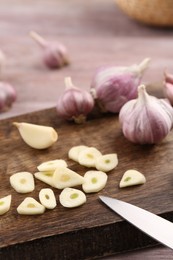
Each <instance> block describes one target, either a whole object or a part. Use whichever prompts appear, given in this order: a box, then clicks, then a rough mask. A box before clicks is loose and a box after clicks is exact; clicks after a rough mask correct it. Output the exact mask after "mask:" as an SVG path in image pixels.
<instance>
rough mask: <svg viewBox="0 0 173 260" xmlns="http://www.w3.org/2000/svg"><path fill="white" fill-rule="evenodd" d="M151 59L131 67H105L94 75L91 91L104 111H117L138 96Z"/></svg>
mask: <svg viewBox="0 0 173 260" xmlns="http://www.w3.org/2000/svg"><path fill="white" fill-rule="evenodd" d="M149 61H150V59H149V58H146V59H144V60H143V61H142V62H141V63H140V64H139V65H136V64H135V65H132V66H129V67H115V66H112V67H103V68H100V69H99V70H98V71H97V72H96V75H95V76H94V78H93V80H92V83H91V93H92V94H93V97H94V98H95V99H96V101H97V104H98V106H99V107H100V108H101V110H102V111H103V112H106V111H109V112H113V113H117V112H119V111H120V109H121V107H122V106H123V105H124V104H125V103H126V102H127V101H129V100H131V99H134V98H136V97H137V88H138V86H139V84H140V82H141V78H142V76H143V73H144V71H145V70H146V68H147V67H148V64H149Z"/></svg>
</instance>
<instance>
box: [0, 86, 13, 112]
mask: <svg viewBox="0 0 173 260" xmlns="http://www.w3.org/2000/svg"><path fill="white" fill-rule="evenodd" d="M16 97H17V94H16V90H15V89H14V87H13V86H12V85H10V84H9V83H6V82H2V81H1V82H0V112H4V111H6V110H8V109H9V108H10V107H11V106H12V104H13V102H14V101H15V100H16Z"/></svg>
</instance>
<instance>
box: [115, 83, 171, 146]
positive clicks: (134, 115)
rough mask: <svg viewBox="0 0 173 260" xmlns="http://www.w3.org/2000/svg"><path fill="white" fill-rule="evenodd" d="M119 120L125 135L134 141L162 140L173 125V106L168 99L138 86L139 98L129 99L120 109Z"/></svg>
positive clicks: (153, 141) (149, 142)
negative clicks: (157, 96) (149, 92)
mask: <svg viewBox="0 0 173 260" xmlns="http://www.w3.org/2000/svg"><path fill="white" fill-rule="evenodd" d="M119 120H120V124H121V127H122V132H123V134H124V136H125V137H126V138H127V139H128V140H129V141H131V142H133V143H139V144H154V143H158V142H161V141H162V140H163V139H164V138H165V137H166V136H167V135H168V133H169V132H170V130H171V128H172V125H173V108H172V107H171V105H170V103H169V101H168V100H165V99H158V98H156V97H154V96H150V95H149V94H148V93H147V92H146V88H145V86H144V85H141V86H139V87H138V98H137V99H134V100H130V101H128V102H127V103H126V104H125V105H124V106H123V107H122V108H121V110H120V113H119Z"/></svg>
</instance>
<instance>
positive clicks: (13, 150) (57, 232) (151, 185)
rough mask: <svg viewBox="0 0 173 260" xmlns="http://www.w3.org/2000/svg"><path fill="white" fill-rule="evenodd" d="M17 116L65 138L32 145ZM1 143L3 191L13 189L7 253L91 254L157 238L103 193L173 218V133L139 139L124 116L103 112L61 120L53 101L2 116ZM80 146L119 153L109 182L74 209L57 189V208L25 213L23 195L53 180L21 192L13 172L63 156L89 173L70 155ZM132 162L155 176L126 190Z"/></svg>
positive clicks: (4, 223) (2, 223) (3, 241)
mask: <svg viewBox="0 0 173 260" xmlns="http://www.w3.org/2000/svg"><path fill="white" fill-rule="evenodd" d="M13 121H17V122H29V123H36V124H42V125H48V126H52V127H54V128H55V129H56V130H57V132H58V134H59V139H58V141H57V142H56V143H55V144H54V145H53V146H52V147H51V148H49V149H46V150H35V149H32V148H30V147H29V146H27V145H26V144H25V143H24V142H23V140H22V139H21V137H20V135H19V132H18V130H17V129H16V127H14V126H13V125H12V122H13ZM0 144H1V153H0V197H3V196H6V195H8V194H12V206H11V209H10V211H9V212H7V213H6V214H5V215H3V216H0V230H1V235H0V248H1V249H0V257H1V258H2V259H21V258H22V257H23V258H24V259H90V258H96V257H101V256H106V255H111V254H113V253H119V252H123V251H127V250H133V249H136V248H142V247H146V246H151V245H155V244H156V242H155V241H154V240H152V239H151V238H149V237H148V236H147V235H145V234H143V233H142V232H141V231H138V230H137V229H136V228H135V227H133V226H132V225H130V224H128V223H127V222H126V221H124V220H123V219H122V218H121V217H119V216H118V215H116V214H115V213H113V212H112V211H111V210H109V209H108V208H107V207H106V206H105V205H103V204H102V203H101V202H100V200H99V198H98V196H99V195H108V196H111V197H114V198H118V199H122V200H124V201H127V202H130V203H133V204H135V205H137V206H140V207H142V208H144V209H147V210H150V211H152V212H153V213H156V214H158V215H161V216H163V217H165V218H167V219H169V220H172V221H173V163H172V159H173V132H171V133H170V134H169V135H168V136H167V137H166V138H165V139H164V140H163V141H162V143H160V144H158V145H146V146H142V145H135V144H132V143H130V142H129V141H127V140H126V139H125V138H124V136H123V134H122V132H121V129H120V125H119V121H118V117H117V116H116V115H110V114H105V115H103V116H100V115H96V114H95V115H92V116H91V117H90V118H89V119H88V121H87V122H86V123H85V124H84V125H76V124H74V123H72V122H71V123H70V122H65V121H63V120H60V119H59V118H58V117H57V115H56V111H55V108H52V109H48V110H44V111H39V112H34V113H30V114H26V115H23V116H18V117H15V118H11V119H8V120H2V121H1V124H0ZM75 145H87V146H94V147H96V148H98V149H99V150H100V151H101V152H102V153H103V154H106V153H117V154H118V159H119V164H118V166H117V167H116V168H115V169H114V170H112V171H111V172H110V173H108V175H109V176H108V183H107V185H106V187H105V188H104V189H103V190H102V191H100V192H99V193H96V194H87V202H86V204H84V205H83V206H81V207H78V208H73V209H67V208H64V207H63V206H61V205H60V203H59V201H58V197H59V194H60V192H61V191H60V190H58V189H54V192H55V195H56V198H57V207H56V208H55V209H54V210H47V211H46V212H45V213H44V214H43V215H39V216H22V215H19V214H18V213H17V211H16V208H17V206H18V205H19V204H20V203H21V202H22V200H23V199H24V198H25V197H26V196H31V197H33V198H35V199H38V193H39V191H40V189H41V188H44V187H48V185H46V184H44V183H42V182H41V181H39V180H35V184H36V188H35V190H34V191H33V192H31V193H29V194H18V193H17V192H15V191H14V190H13V188H12V187H11V186H10V183H9V177H10V175H12V174H14V173H15V172H18V171H29V172H31V173H34V172H36V171H37V168H36V167H37V166H38V165H39V164H40V163H42V162H44V161H47V160H53V159H59V158H61V159H64V160H66V161H67V163H68V166H69V168H70V169H72V170H75V171H76V172H78V173H79V174H81V175H84V173H85V172H86V171H87V169H86V168H85V167H82V166H80V165H78V164H77V163H75V162H73V161H72V160H70V159H68V156H67V154H68V150H69V149H70V148H71V147H72V146H75ZM128 169H136V170H139V171H141V172H142V173H143V174H144V175H145V176H146V179H147V182H146V183H145V184H144V185H140V186H136V187H128V188H124V189H120V188H119V182H120V179H121V177H122V175H123V173H124V172H125V171H126V170H128ZM78 188H80V189H81V187H78ZM136 217H138V216H136Z"/></svg>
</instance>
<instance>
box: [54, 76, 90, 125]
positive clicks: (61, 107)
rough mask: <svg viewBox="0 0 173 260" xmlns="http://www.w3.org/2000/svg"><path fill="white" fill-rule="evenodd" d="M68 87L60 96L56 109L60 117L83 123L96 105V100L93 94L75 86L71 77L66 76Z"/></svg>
mask: <svg viewBox="0 0 173 260" xmlns="http://www.w3.org/2000/svg"><path fill="white" fill-rule="evenodd" d="M65 85H66V89H65V91H64V93H63V94H62V95H61V96H60V97H59V99H58V102H57V106H56V110H57V114H58V116H59V117H61V118H63V119H66V120H74V121H75V122H76V123H79V124H80V123H83V122H85V120H86V117H87V115H88V114H89V113H90V112H91V111H92V109H93V107H94V100H93V98H92V96H91V94H90V93H89V92H88V91H86V90H84V89H79V88H77V87H75V86H73V84H72V82H71V78H70V77H67V78H65Z"/></svg>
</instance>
